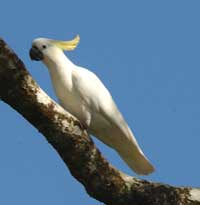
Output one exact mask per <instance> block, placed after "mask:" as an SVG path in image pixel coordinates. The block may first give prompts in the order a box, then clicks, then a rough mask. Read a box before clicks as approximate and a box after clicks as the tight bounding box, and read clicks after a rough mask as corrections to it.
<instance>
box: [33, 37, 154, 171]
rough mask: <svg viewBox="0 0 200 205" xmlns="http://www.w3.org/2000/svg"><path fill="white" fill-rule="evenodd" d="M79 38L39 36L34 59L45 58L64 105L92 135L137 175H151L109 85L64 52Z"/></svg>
mask: <svg viewBox="0 0 200 205" xmlns="http://www.w3.org/2000/svg"><path fill="white" fill-rule="evenodd" d="M79 40H80V37H79V36H76V37H75V38H74V39H73V40H71V41H58V40H52V39H47V38H37V39H35V40H33V42H32V47H31V49H30V53H29V54H30V58H31V59H32V60H36V61H40V60H41V61H42V62H43V63H44V64H45V65H46V66H47V67H48V69H49V72H50V76H51V80H52V83H53V87H54V90H55V93H56V95H57V97H58V99H59V102H60V104H61V106H62V107H63V108H64V109H66V110H67V111H68V112H70V113H71V114H72V115H74V116H75V117H77V118H78V119H79V120H80V122H81V123H82V124H83V125H84V126H85V127H86V128H87V130H88V132H89V134H92V135H94V136H96V137H97V138H98V139H100V140H101V141H102V142H103V143H105V144H106V145H108V146H110V147H111V148H113V149H115V150H116V151H117V152H118V154H119V155H120V156H121V158H122V159H123V160H124V161H125V162H126V163H127V164H128V166H129V167H130V168H131V169H132V170H134V171H135V172H136V173H137V174H139V175H147V174H150V173H151V172H153V171H154V167H153V166H152V165H151V163H150V162H149V160H148V159H147V157H145V155H144V153H143V152H142V150H141V149H140V147H139V145H138V143H137V141H136V139H135V137H134V135H133V133H132V132H131V130H130V128H129V127H128V125H127V123H126V121H125V120H124V118H123V116H122V114H121V113H120V111H119V110H118V108H117V106H116V104H115V102H114V100H113V98H112V96H111V94H110V93H109V91H108V90H107V88H106V87H105V86H104V84H103V83H102V82H101V81H100V79H99V78H98V77H97V76H96V75H95V74H94V73H93V72H91V71H89V70H88V69H85V68H82V67H79V66H77V65H75V64H74V63H73V62H71V61H70V60H69V59H68V58H67V56H66V55H65V54H64V51H71V50H74V49H75V48H76V47H77V45H78V43H79Z"/></svg>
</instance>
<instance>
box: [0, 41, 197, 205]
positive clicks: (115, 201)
mask: <svg viewBox="0 0 200 205" xmlns="http://www.w3.org/2000/svg"><path fill="white" fill-rule="evenodd" d="M0 98H1V100H3V101H4V102H5V103H7V104H8V105H10V106H11V107H12V108H13V109H15V110H16V111H17V112H19V113H20V114H21V115H22V116H23V117H24V118H25V119H26V120H28V121H29V122H30V123H31V124H32V125H33V126H34V127H35V128H36V129H38V130H39V132H41V133H42V134H43V135H44V137H45V138H46V139H47V140H48V142H49V143H50V144H51V145H52V146H53V147H54V149H55V150H56V151H57V152H58V154H59V155H60V157H61V158H62V160H63V161H64V162H65V164H66V165H67V167H68V168H69V170H70V172H71V174H72V175H73V176H74V177H75V178H76V179H77V180H78V181H79V182H81V183H82V184H83V185H84V187H85V189H86V190H87V192H88V194H89V195H90V196H92V197H94V198H95V199H97V200H99V201H101V202H103V203H105V204H109V205H162V204H163V205H168V204H169V205H180V204H182V205H185V204H191V205H194V204H195V205H196V204H200V199H199V198H200V190H199V189H192V188H189V187H185V188H183V187H173V186H169V185H165V184H159V183H153V182H148V181H145V180H140V179H136V178H133V177H130V176H127V175H125V174H124V173H122V172H120V171H118V170H117V169H115V168H114V167H112V166H111V165H110V164H109V163H108V162H107V160H106V159H105V158H104V157H103V156H102V155H101V153H100V151H99V150H98V149H97V148H96V146H95V145H94V143H93V141H92V140H91V138H90V137H89V136H88V134H87V132H86V130H84V127H83V126H82V125H81V124H80V122H79V121H78V120H77V119H76V118H75V117H73V116H72V115H71V114H70V113H68V112H66V111H65V110H64V109H63V108H62V107H60V106H59V105H58V104H57V103H55V102H54V101H53V100H51V99H50V97H48V95H47V94H46V93H45V92H44V91H43V90H42V89H41V88H40V87H39V86H38V85H37V83H36V82H35V81H34V80H33V79H32V77H31V75H30V74H29V73H28V71H27V70H26V68H25V66H24V64H23V62H22V61H21V60H20V59H19V58H18V57H17V55H16V54H15V53H14V52H13V51H12V50H11V49H10V48H9V47H8V45H7V44H6V43H5V42H4V41H3V40H2V39H0ZM1 117H3V116H1ZM192 190H195V194H192V193H193V192H191V191H192ZM198 194H199V198H198Z"/></svg>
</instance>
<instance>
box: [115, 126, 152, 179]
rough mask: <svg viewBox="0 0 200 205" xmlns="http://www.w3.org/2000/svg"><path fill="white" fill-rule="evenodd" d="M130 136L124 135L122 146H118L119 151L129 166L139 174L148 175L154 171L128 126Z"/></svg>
mask: <svg viewBox="0 0 200 205" xmlns="http://www.w3.org/2000/svg"><path fill="white" fill-rule="evenodd" d="M128 133H129V137H122V138H121V139H123V142H122V144H121V146H117V152H118V153H119V155H120V156H121V158H122V159H123V160H124V161H125V162H126V163H127V164H128V166H129V167H130V168H131V169H132V170H133V171H135V172H136V173H137V174H139V175H148V174H150V173H152V172H153V171H154V167H153V166H152V165H151V163H150V162H149V160H148V159H147V157H146V156H145V155H144V153H143V152H142V150H141V149H140V147H139V145H138V144H137V142H136V140H135V138H134V136H133V134H132V132H131V130H130V129H129V128H128Z"/></svg>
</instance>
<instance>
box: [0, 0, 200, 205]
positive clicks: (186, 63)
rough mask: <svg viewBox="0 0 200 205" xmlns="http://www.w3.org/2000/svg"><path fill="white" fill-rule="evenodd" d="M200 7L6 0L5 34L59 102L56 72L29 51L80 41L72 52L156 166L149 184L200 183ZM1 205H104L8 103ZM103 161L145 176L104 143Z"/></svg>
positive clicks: (0, 120) (3, 121)
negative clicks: (37, 44) (47, 42)
mask: <svg viewBox="0 0 200 205" xmlns="http://www.w3.org/2000/svg"><path fill="white" fill-rule="evenodd" d="M199 6H200V2H199V1H197V0H193V1H184V0H181V1H154V0H152V1H147V0H146V1H130V0H129V1H128V0H127V1H114V0H110V1H105V0H102V1H92V0H90V1H89V0H85V1H74V0H73V1H64V0H63V1H39V0H35V1H25V0H21V1H11V0H7V1H3V2H1V13H0V22H1V29H0V36H1V37H3V38H4V39H5V40H6V41H7V43H8V44H9V45H10V46H11V47H12V48H13V49H14V50H15V51H16V52H17V54H18V55H19V56H20V58H21V59H22V60H23V61H24V63H25V64H26V66H27V68H28V70H29V72H30V73H31V74H32V76H33V77H34V79H35V80H36V81H37V82H38V83H39V85H40V86H41V87H42V88H43V89H44V90H45V91H46V92H47V93H48V94H49V95H50V96H51V97H52V98H54V99H56V98H55V95H54V93H53V90H52V85H51V82H50V79H49V74H48V70H47V69H46V68H45V67H44V66H43V65H42V64H41V63H40V62H32V61H31V60H30V59H29V56H28V51H29V48H30V46H31V41H32V40H33V39H34V38H36V37H48V38H54V39H63V40H65V39H66V40H68V39H71V38H73V37H74V36H75V35H76V34H79V35H80V37H81V43H80V44H79V46H78V48H77V49H76V50H74V51H73V52H69V53H66V54H67V55H68V57H69V58H70V59H71V60H72V61H73V62H74V63H76V64H78V65H81V66H83V67H86V68H89V69H90V70H92V71H93V72H95V73H96V74H97V75H98V76H99V77H100V79H101V80H102V81H103V82H104V84H105V85H106V87H107V88H108V89H109V90H110V92H111V93H112V95H113V98H114V99H115V101H116V103H117V105H118V107H119V109H120V111H121V112H122V113H123V115H124V117H125V119H126V120H127V122H128V124H129V126H130V127H131V129H132V130H133V131H134V133H135V136H136V138H137V140H138V141H139V144H140V145H141V147H142V148H143V150H144V152H145V153H146V155H147V156H148V157H149V158H150V159H151V161H152V163H153V164H154V166H155V168H156V172H155V173H154V174H152V175H150V176H148V177H142V178H145V179H148V180H152V181H156V182H163V183H168V184H172V185H177V186H180V185H190V186H195V187H198V186H200V178H199V173H200V163H199V155H200V149H199V144H200V92H199V88H200V80H199V78H200V77H199V76H200V60H199V59H200V49H199V48H200V29H199V19H200V12H199ZM0 116H1V117H0V125H1V143H0V193H1V197H0V204H14V203H15V204H21V205H26V204H29V205H35V204H48V205H54V204H59V205H65V204H77V205H79V204H80V205H84V204H85V205H86V204H100V203H99V202H97V201H95V200H93V199H92V198H90V197H89V196H88V195H87V194H86V192H85V190H84V188H83V186H82V185H81V184H79V183H78V182H77V181H76V180H75V179H74V178H73V177H72V176H71V175H70V173H69V171H68V169H67V168H66V167H65V165H64V163H63V162H62V161H61V159H60V158H59V157H58V155H57V154H56V152H55V151H54V150H53V148H52V147H51V146H50V145H49V144H48V143H47V142H46V141H45V139H44V138H43V137H42V136H41V134H40V133H39V132H38V131H37V130H36V129H35V128H34V127H32V126H31V125H30V124H29V123H28V122H27V121H26V120H24V119H23V118H22V117H21V116H20V115H19V114H18V113H16V112H15V111H13V110H12V109H11V108H10V107H9V106H7V105H6V104H4V103H3V102H0ZM95 142H96V144H97V146H98V147H99V149H100V150H101V151H102V152H103V154H104V156H105V157H106V158H107V159H108V160H109V161H110V162H111V163H112V164H113V165H115V166H116V167H117V168H119V169H120V170H122V171H124V172H126V173H128V174H130V175H132V176H136V175H135V174H134V173H133V172H132V171H131V170H130V169H129V168H128V167H127V166H126V165H125V163H123V162H122V161H121V159H120V158H119V156H118V155H117V154H116V153H115V152H114V151H112V150H111V149H110V148H108V147H106V146H105V145H103V144H102V143H100V142H99V141H97V140H95Z"/></svg>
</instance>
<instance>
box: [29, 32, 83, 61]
mask: <svg viewBox="0 0 200 205" xmlns="http://www.w3.org/2000/svg"><path fill="white" fill-rule="evenodd" d="M79 41H80V37H79V36H78V35H77V36H76V37H75V38H74V39H73V40H71V41H58V40H53V39H47V38H37V39H35V40H33V43H32V47H31V49H30V52H29V55H30V58H31V60H36V61H40V60H45V58H49V57H50V56H51V55H53V54H54V53H55V51H64V50H66V51H71V50H74V49H75V48H76V47H77V45H78V43H79Z"/></svg>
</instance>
